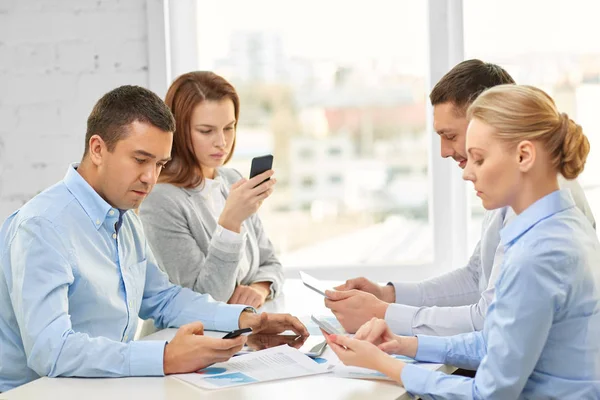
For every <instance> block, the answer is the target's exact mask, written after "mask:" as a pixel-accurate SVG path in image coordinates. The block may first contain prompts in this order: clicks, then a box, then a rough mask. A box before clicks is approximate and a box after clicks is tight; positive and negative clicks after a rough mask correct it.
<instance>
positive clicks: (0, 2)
mask: <svg viewBox="0 0 600 400" xmlns="http://www.w3.org/2000/svg"><path fill="white" fill-rule="evenodd" d="M16 8H17V0H0V14H8V13H9V12H12V11H14V10H16Z"/></svg>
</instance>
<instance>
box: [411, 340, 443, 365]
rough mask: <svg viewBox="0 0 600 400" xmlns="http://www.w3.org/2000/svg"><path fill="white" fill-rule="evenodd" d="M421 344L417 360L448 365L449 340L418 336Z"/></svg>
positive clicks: (418, 347) (418, 348)
mask: <svg viewBox="0 0 600 400" xmlns="http://www.w3.org/2000/svg"><path fill="white" fill-rule="evenodd" d="M417 339H418V341H419V344H418V345H417V354H416V356H415V360H417V361H421V362H430V363H440V364H445V363H446V354H447V353H448V351H447V350H446V349H447V345H448V338H446V337H438V336H427V335H417Z"/></svg>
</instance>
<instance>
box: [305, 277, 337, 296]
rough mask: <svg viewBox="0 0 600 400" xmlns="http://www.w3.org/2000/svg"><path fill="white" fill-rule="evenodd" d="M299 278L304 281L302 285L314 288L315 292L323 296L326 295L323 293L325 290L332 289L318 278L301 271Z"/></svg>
mask: <svg viewBox="0 0 600 400" xmlns="http://www.w3.org/2000/svg"><path fill="white" fill-rule="evenodd" d="M300 279H302V283H304V286H306V287H307V288H310V289H312V290H314V291H315V292H317V293H319V294H320V295H322V296H325V297H327V296H326V295H325V291H326V290H334V289H333V288H330V287H328V286H327V285H325V284H324V283H323V282H321V281H319V280H318V279H316V278H313V277H312V276H310V275H309V274H307V273H305V272H302V271H300Z"/></svg>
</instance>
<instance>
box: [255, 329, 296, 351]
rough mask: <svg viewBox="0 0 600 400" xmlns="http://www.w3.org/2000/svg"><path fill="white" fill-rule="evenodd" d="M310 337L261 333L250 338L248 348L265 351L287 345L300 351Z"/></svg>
mask: <svg viewBox="0 0 600 400" xmlns="http://www.w3.org/2000/svg"><path fill="white" fill-rule="evenodd" d="M306 339H308V336H296V335H264V334H262V333H259V334H257V335H250V336H248V347H250V348H251V349H253V350H264V349H269V348H271V347H276V346H281V345H282V344H287V345H288V346H290V347H293V348H295V349H299V348H300V347H302V345H303V344H304V342H306Z"/></svg>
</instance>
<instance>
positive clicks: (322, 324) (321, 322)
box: [310, 315, 344, 335]
mask: <svg viewBox="0 0 600 400" xmlns="http://www.w3.org/2000/svg"><path fill="white" fill-rule="evenodd" d="M310 319H311V320H312V321H313V322H314V323H315V324H317V326H318V327H319V328H321V329H323V330H324V331H325V332H327V333H329V334H330V335H344V332H342V331H340V330H339V329H337V328H336V327H335V326H333V325H331V324H330V323H329V322H327V321H326V320H325V319H323V318H319V317H315V316H314V315H311V316H310Z"/></svg>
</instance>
